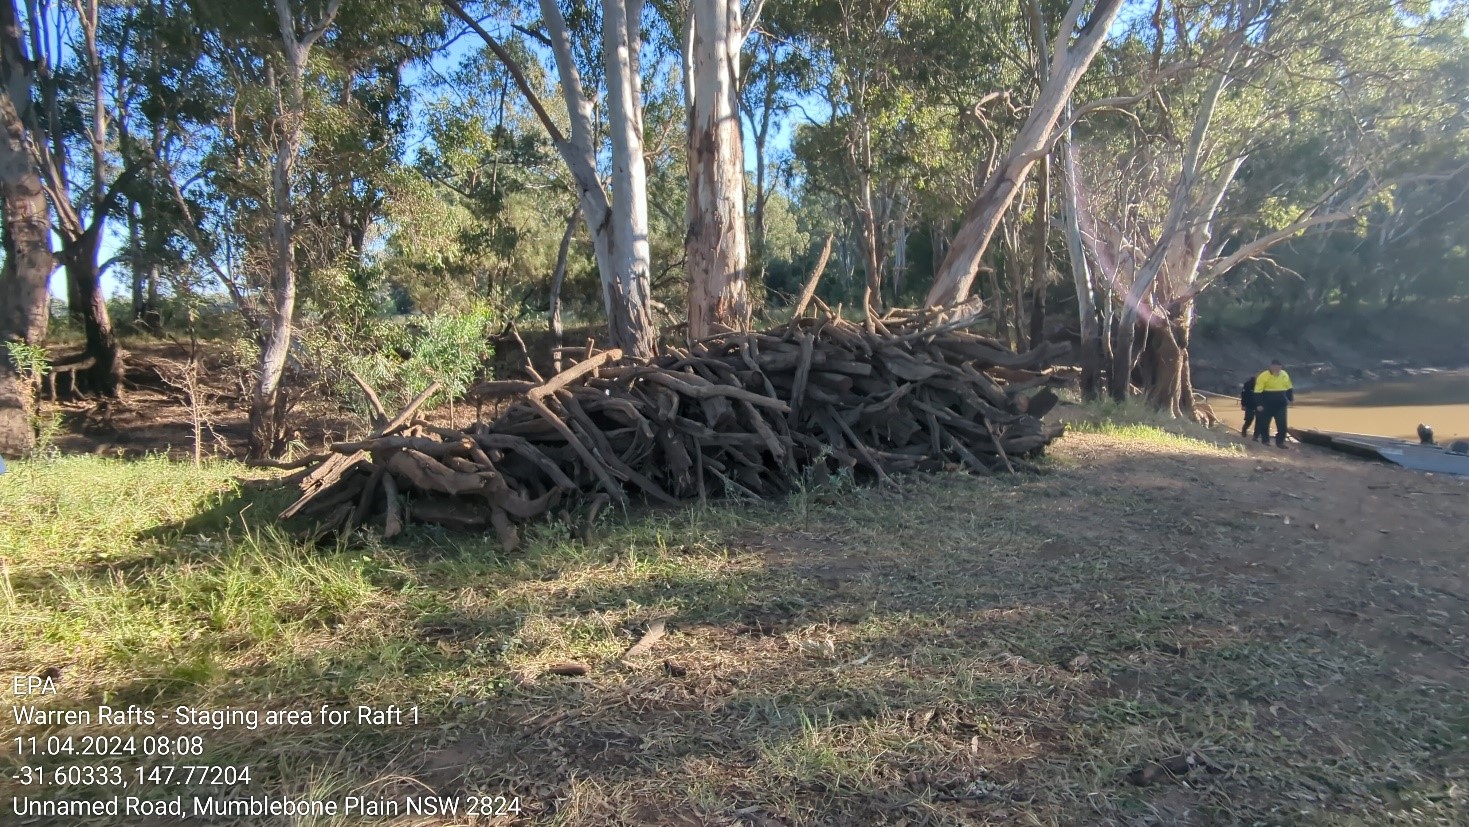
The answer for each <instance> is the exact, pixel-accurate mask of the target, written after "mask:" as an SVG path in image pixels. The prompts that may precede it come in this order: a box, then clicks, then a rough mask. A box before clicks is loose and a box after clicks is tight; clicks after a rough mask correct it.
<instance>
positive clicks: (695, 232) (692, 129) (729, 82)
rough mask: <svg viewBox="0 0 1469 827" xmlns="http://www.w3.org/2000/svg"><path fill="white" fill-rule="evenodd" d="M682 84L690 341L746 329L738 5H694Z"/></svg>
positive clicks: (701, 0)
mask: <svg viewBox="0 0 1469 827" xmlns="http://www.w3.org/2000/svg"><path fill="white" fill-rule="evenodd" d="M689 13H690V16H691V17H692V27H691V29H692V31H691V32H690V37H689V38H688V39H689V43H688V49H689V52H690V56H689V59H688V60H687V61H686V65H689V66H690V67H691V69H692V72H691V75H690V77H688V78H686V79H685V83H686V84H688V90H689V93H690V94H689V95H688V98H690V99H691V100H689V109H688V164H689V195H688V219H689V221H688V232H687V233H686V234H685V236H684V252H685V255H686V257H687V261H688V265H687V266H688V275H689V298H688V314H689V315H688V321H689V327H688V333H689V338H690V339H691V340H698V339H703V338H705V337H707V336H710V335H712V334H714V333H719V332H722V331H725V330H744V329H747V328H748V327H749V325H750V305H749V291H748V289H747V286H746V281H745V268H746V264H747V257H748V255H749V250H748V246H747V240H746V226H745V160H744V147H743V144H742V138H741V135H740V92H739V67H740V46H741V44H742V43H743V42H744V35H745V32H744V25H743V24H742V23H741V20H740V2H739V0H694V2H693V8H692V9H691V10H690V12H689Z"/></svg>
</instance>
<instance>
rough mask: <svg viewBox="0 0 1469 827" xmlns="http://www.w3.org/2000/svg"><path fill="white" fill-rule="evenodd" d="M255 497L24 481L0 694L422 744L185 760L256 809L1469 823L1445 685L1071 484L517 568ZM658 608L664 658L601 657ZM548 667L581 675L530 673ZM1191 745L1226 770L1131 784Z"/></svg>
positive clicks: (939, 482) (188, 470)
mask: <svg viewBox="0 0 1469 827" xmlns="http://www.w3.org/2000/svg"><path fill="white" fill-rule="evenodd" d="M1078 430H1079V431H1081V432H1082V436H1079V437H1074V439H1078V440H1085V439H1087V438H1088V437H1095V438H1098V439H1099V444H1100V445H1102V446H1104V447H1107V448H1108V449H1116V448H1117V446H1118V445H1121V446H1124V448H1125V447H1127V446H1131V447H1132V448H1134V449H1135V451H1134V452H1128V455H1129V456H1138V457H1142V458H1143V459H1144V460H1146V459H1147V458H1148V457H1149V456H1151V455H1152V454H1150V451H1151V450H1152V449H1158V448H1162V449H1166V450H1164V451H1159V452H1157V453H1158V454H1160V455H1167V456H1170V457H1171V456H1173V455H1174V454H1181V455H1186V456H1188V457H1189V458H1190V461H1192V462H1197V463H1208V462H1220V463H1228V462H1230V461H1232V459H1233V458H1234V457H1233V454H1232V453H1231V452H1229V451H1226V450H1221V449H1219V448H1217V447H1215V446H1214V445H1213V444H1212V443H1208V442H1204V441H1202V440H1199V439H1196V438H1194V437H1192V436H1187V435H1180V434H1178V433H1174V432H1172V431H1168V430H1163V429H1160V428H1158V427H1157V426H1155V425H1137V424H1128V423H1124V422H1117V421H1108V420H1106V419H1098V420H1096V421H1091V422H1083V423H1082V424H1081V425H1080V427H1079V428H1078ZM1062 450H1063V452H1064V450H1065V448H1064V443H1063V448H1062ZM1063 459H1064V457H1063ZM1160 467H1161V466H1160ZM252 475H253V472H247V471H246V469H244V468H243V467H241V466H237V465H232V464H227V463H219V464H207V465H205V466H203V467H202V468H198V469H196V468H194V467H192V466H190V465H185V464H177V463H171V462H168V461H166V460H162V459H146V460H141V461H135V462H124V461H119V460H106V459H97V458H85V457H79V458H67V459H62V460H56V461H50V462H24V463H19V464H18V465H16V466H13V470H12V473H10V474H7V475H5V476H3V477H0V515H4V516H3V518H0V557H3V559H4V577H3V578H0V674H11V673H13V674H35V673H36V672H38V671H40V670H42V669H44V668H46V667H48V666H57V667H60V668H61V669H62V670H63V687H64V690H65V691H64V695H63V697H62V698H60V699H57V700H55V701H52V702H55V703H61V704H65V705H68V706H86V705H88V704H94V703H98V702H102V699H103V698H106V699H107V702H110V703H119V702H121V703H126V702H130V701H135V702H138V703H142V704H145V705H152V706H154V707H163V706H166V705H172V704H180V703H187V704H192V705H197V706H216V707H217V706H225V705H233V706H237V707H245V708H258V709H272V708H298V709H313V708H316V707H318V706H320V705H322V704H328V705H335V706H347V705H354V704H369V705H379V706H380V705H386V704H389V703H395V704H416V705H419V706H420V707H421V709H422V710H423V713H422V714H423V715H424V724H423V725H422V726H419V727H410V728H404V729H397V730H385V729H380V728H372V727H357V726H348V727H335V728H333V727H320V726H316V727H308V728H302V729H295V730H287V729H280V730H275V731H264V730H262V731H257V732H239V731H229V732H221V733H212V734H210V735H209V755H208V756H207V757H208V759H209V760H210V761H213V762H219V763H227V762H236V763H238V762H251V763H253V764H254V765H256V767H257V768H258V773H257V774H258V778H259V779H260V780H259V781H257V782H256V784H255V785H254V789H252V792H253V793H256V794H259V793H262V792H266V791H269V792H274V793H297V794H304V793H306V792H308V791H310V790H317V791H319V792H320V794H324V795H341V794H344V791H359V790H366V791H372V792H375V793H380V794H383V795H404V794H409V793H412V792H420V791H422V790H423V789H424V787H425V786H428V787H432V788H434V789H437V790H439V791H453V792H457V793H464V794H469V793H484V794H499V795H520V796H522V799H523V801H524V804H525V808H526V813H527V816H526V818H525V819H524V823H546V824H565V825H581V824H605V823H650V822H658V823H662V822H661V821H660V819H663V820H666V819H675V818H678V817H680V814H682V815H687V816H688V817H689V818H692V819H695V820H704V821H716V822H719V823H730V822H732V821H734V820H736V819H737V818H739V817H744V816H749V817H753V816H755V815H757V814H761V813H763V814H765V815H768V816H770V817H772V818H778V819H780V820H781V821H782V822H784V823H791V824H831V823H854V824H856V823H860V824H883V823H891V824H897V823H900V822H901V821H902V820H906V821H907V822H908V823H933V824H987V823H1007V824H1008V823H1034V824H1076V823H1087V824H1128V825H1130V824H1137V823H1183V822H1182V821H1180V820H1179V819H1182V818H1184V816H1183V815H1182V812H1183V809H1181V808H1185V809H1188V811H1189V812H1191V813H1192V814H1193V815H1192V816H1190V818H1194V819H1197V820H1196V821H1194V822H1189V823H1208V824H1234V823H1241V824H1249V823H1264V824H1283V823H1302V824H1322V825H1327V824H1332V825H1335V824H1342V825H1345V824H1384V825H1385V824H1392V823H1408V822H1413V823H1446V824H1447V823H1453V820H1454V819H1456V818H1460V817H1462V815H1463V812H1464V809H1463V808H1464V806H1465V804H1466V802H1465V797H1464V793H1463V784H1464V780H1463V776H1462V761H1460V760H1459V759H1461V758H1463V757H1464V756H1466V755H1469V725H1466V722H1469V707H1466V706H1465V705H1464V704H1463V701H1462V695H1461V694H1455V693H1454V692H1452V691H1449V689H1450V688H1448V687H1439V688H1434V687H1432V686H1425V685H1412V684H1405V683H1402V682H1400V681H1397V680H1391V679H1387V680H1385V679H1384V675H1385V674H1387V673H1386V670H1385V666H1384V662H1383V661H1382V659H1381V657H1380V655H1379V654H1378V653H1375V652H1373V651H1371V650H1370V649H1367V648H1365V647H1364V646H1362V645H1360V644H1356V643H1353V642H1351V641H1349V640H1343V639H1326V638H1322V637H1319V636H1316V635H1314V634H1312V633H1310V632H1307V631H1303V630H1299V629H1289V628H1282V627H1281V626H1280V625H1278V624H1275V623H1272V622H1268V621H1266V620H1261V619H1250V618H1248V617H1246V616H1244V615H1242V614H1241V612H1240V611H1239V609H1238V607H1239V606H1242V605H1258V604H1260V603H1262V602H1264V601H1266V600H1267V599H1268V598H1269V593H1268V592H1265V591H1263V589H1264V588H1265V587H1264V586H1261V585H1257V584H1252V583H1250V582H1247V581H1242V580H1241V581H1237V580H1235V579H1229V580H1227V581H1226V580H1223V579H1219V578H1214V577H1199V576H1198V573H1197V572H1195V571H1193V570H1192V569H1190V568H1189V567H1187V566H1185V565H1182V564H1180V563H1179V562H1177V561H1176V560H1175V559H1173V558H1171V557H1170V556H1169V553H1170V552H1171V551H1172V550H1173V549H1174V548H1175V547H1177V546H1178V545H1179V544H1180V543H1184V544H1188V543H1195V544H1205V545H1207V544H1211V543H1213V542H1215V539H1214V538H1215V536H1216V533H1210V532H1209V531H1208V530H1207V528H1208V527H1207V526H1202V527H1197V528H1194V529H1190V531H1191V532H1192V533H1189V532H1185V531H1183V529H1182V528H1180V527H1178V526H1174V527H1173V528H1169V524H1168V523H1165V522H1160V519H1161V518H1160V517H1159V516H1158V515H1159V514H1160V513H1162V512H1160V511H1157V510H1156V509H1159V508H1162V509H1166V508H1167V506H1166V505H1156V504H1155V503H1154V502H1153V498H1154V497H1155V496H1157V495H1156V493H1155V492H1150V491H1140V490H1133V489H1130V488H1127V487H1125V486H1119V485H1118V484H1116V483H1115V482H1113V481H1112V479H1111V478H1110V477H1109V476H1108V475H1106V474H1104V473H1098V472H1096V471H1094V470H1089V469H1088V467H1087V466H1085V465H1084V464H1082V463H1079V462H1069V463H1066V462H1063V463H1061V464H1059V465H1058V466H1057V467H1055V468H1053V469H1052V470H1051V471H1050V472H1048V473H1046V474H1045V475H1042V476H1039V477H1033V478H1023V479H1019V480H1015V479H1011V478H1007V477H995V478H987V479H973V478H969V477H966V476H958V475H943V476H934V477H926V478H909V479H904V480H901V481H899V482H898V483H896V484H894V485H890V486H885V487H875V488H854V487H852V486H850V485H848V484H841V483H840V482H839V483H837V484H831V485H812V486H808V487H806V488H804V489H803V490H802V491H801V492H799V493H798V494H797V495H794V496H793V497H791V498H790V499H789V500H788V501H785V502H777V503H765V504H755V505H730V506H711V507H702V508H701V507H694V506H690V507H685V508H676V509H667V510H658V511H652V512H647V513H643V514H614V515H611V516H610V517H608V518H606V519H605V520H604V522H603V523H602V524H601V525H599V526H598V528H597V532H596V537H595V539H594V541H593V542H592V543H591V544H590V545H586V546H583V545H581V544H580V543H578V542H571V541H568V540H567V539H566V535H565V532H564V531H563V530H561V529H559V528H557V527H555V526H538V527H532V528H530V529H528V530H527V531H526V532H525V533H526V536H527V538H528V541H529V542H528V548H527V549H526V550H525V551H524V552H522V553H520V554H518V555H515V556H512V557H506V556H505V555H503V554H501V553H500V552H499V551H498V549H497V547H496V546H495V544H494V541H493V539H492V538H488V537H479V536H473V535H455V534H449V533H444V532H441V531H438V530H430V529H423V528H414V529H411V530H410V531H409V532H408V533H407V534H406V536H405V537H404V538H402V540H401V542H395V543H393V544H384V543H382V542H380V541H378V540H376V539H374V538H372V537H371V536H368V535H359V536H357V537H354V538H352V539H351V540H350V541H349V542H343V543H340V544H337V545H332V546H327V547H318V546H316V545H312V544H310V543H306V542H303V541H301V540H298V539H296V538H295V537H294V536H293V535H292V534H291V533H289V532H288V531H287V530H286V528H289V527H286V528H283V527H279V526H276V525H275V523H274V521H273V516H274V515H275V514H276V513H278V512H279V510H280V508H281V507H282V506H283V505H284V504H285V502H286V501H287V500H288V496H285V495H283V494H282V493H281V492H273V491H261V490H256V487H255V486H252V485H245V484H242V483H241V482H239V478H241V477H250V476H252ZM1139 525H1147V526H1149V527H1150V528H1148V529H1147V530H1144V531H1140V530H1139V528H1138V526H1139ZM1174 528H1176V529H1178V530H1177V531H1174V530H1173V529H1174ZM1170 532H1171V533H1170ZM1201 547H1203V546H1201ZM658 616H669V617H671V618H672V621H671V626H670V628H671V633H670V634H669V636H668V637H667V638H666V639H665V640H664V641H662V642H660V644H659V645H658V647H657V649H656V650H655V652H654V654H653V655H651V656H649V657H647V658H645V659H644V660H642V661H639V662H637V663H623V662H622V661H621V657H622V653H623V652H624V651H626V649H627V648H628V646H629V645H630V644H631V643H632V642H633V641H634V640H636V639H637V636H638V635H639V633H640V631H641V629H642V627H643V624H644V623H645V622H646V621H647V620H648V619H649V618H651V617H658ZM561 661H579V662H582V663H584V664H586V665H587V666H588V667H589V668H590V674H589V676H587V677H585V678H571V679H568V678H562V677H556V676H554V675H550V674H548V672H547V667H548V666H549V665H551V664H553V663H556V662H561ZM665 662H666V665H665ZM15 729H16V727H13V726H9V727H0V740H5V741H6V742H7V743H8V739H9V738H10V737H12V730H15ZM76 734H84V733H82V732H77V733H76ZM139 734H143V732H142V731H141V730H140V731H139ZM1190 752H1193V753H1197V754H1201V755H1205V756H1208V757H1209V759H1210V760H1211V761H1214V762H1217V764H1218V766H1219V767H1220V768H1222V772H1220V773H1205V772H1203V771H1202V770H1200V771H1197V772H1195V773H1192V774H1190V776H1189V777H1188V778H1187V779H1183V780H1167V781H1164V782H1163V783H1160V784H1156V785H1152V786H1136V785H1133V784H1130V783H1128V781H1127V780H1126V778H1127V776H1128V774H1129V773H1130V772H1132V771H1134V770H1136V769H1138V768H1139V767H1145V766H1147V765H1148V764H1149V763H1150V762H1153V761H1158V760H1162V759H1165V758H1168V757H1170V756H1173V755H1179V754H1185V753H1190ZM10 760H11V759H10V757H9V756H7V757H6V758H5V759H3V760H0V769H8V766H4V762H6V761H10ZM1456 766H1457V767H1459V768H1460V769H1459V770H1455V769H1454V767H1456ZM1456 772H1457V773H1458V774H1457V775H1456V774H1455V773H1456ZM82 794H89V795H95V794H100V793H99V792H98V791H96V790H91V791H84V792H83V793H82ZM160 794H161V793H160ZM170 794H172V793H170ZM738 813H743V814H744V816H737V815H736V814H738ZM1149 818H1153V819H1159V820H1157V821H1147V819H1149ZM312 823H317V824H322V825H327V824H346V823H354V822H350V821H344V820H340V819H339V820H323V821H318V822H312Z"/></svg>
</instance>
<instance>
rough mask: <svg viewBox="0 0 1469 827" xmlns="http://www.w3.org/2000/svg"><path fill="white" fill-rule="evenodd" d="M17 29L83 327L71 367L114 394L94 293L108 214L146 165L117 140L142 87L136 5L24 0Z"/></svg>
mask: <svg viewBox="0 0 1469 827" xmlns="http://www.w3.org/2000/svg"><path fill="white" fill-rule="evenodd" d="M26 6H27V14H26V15H25V16H24V18H23V25H24V28H25V37H26V38H27V40H28V41H29V42H30V44H31V48H32V51H33V52H34V55H33V58H34V59H35V62H36V70H35V95H36V97H37V100H38V103H39V106H38V107H37V109H36V110H35V111H34V118H33V124H32V131H33V133H34V138H35V140H34V141H32V143H31V148H32V151H33V152H34V154H35V156H36V164H37V166H38V168H39V169H40V171H41V176H42V181H43V182H44V184H45V186H46V190H47V195H48V197H49V200H50V203H51V207H52V210H53V211H54V213H55V217H56V224H55V231H56V234H57V236H58V237H59V238H60V240H61V249H60V252H59V258H60V260H61V264H62V266H63V267H64V268H65V271H66V279H67V298H68V304H69V307H70V311H71V315H72V317H73V318H75V319H77V320H78V321H80V322H81V324H82V327H83V330H84V331H85V334H86V348H85V351H84V354H83V355H84V357H86V358H88V359H90V360H91V367H89V368H86V369H85V370H82V371H79V372H78V378H79V379H80V380H81V383H82V385H83V387H85V388H86V389H87V390H89V391H92V392H98V393H102V394H105V395H108V396H115V395H116V394H117V392H118V387H119V384H120V382H121V379H122V373H123V365H122V360H121V357H120V353H119V349H118V345H117V337H116V334H115V332H114V330H113V324H112V320H111V318H110V317H109V315H108V311H107V300H106V296H105V295H104V294H103V292H102V285H101V274H102V270H103V266H104V265H103V263H102V262H101V261H100V260H99V254H100V252H101V249H102V242H103V237H104V234H105V232H106V228H107V222H108V219H109V218H111V217H113V216H114V215H117V214H119V213H120V212H121V208H120V205H121V203H122V199H123V195H124V193H125V191H126V190H127V188H128V187H129V186H130V184H131V182H132V180H133V179H134V178H135V177H137V176H138V174H139V173H140V172H142V171H143V169H144V168H145V167H146V164H147V160H146V158H145V157H143V156H142V155H141V154H140V153H137V152H129V151H128V149H129V148H127V147H123V146H121V144H122V143H123V142H125V141H126V140H127V138H128V136H129V134H130V133H129V130H128V121H129V120H130V119H131V118H133V117H134V116H135V113H136V111H137V106H138V103H139V101H140V99H141V98H140V94H141V88H140V87H139V86H138V85H137V84H135V83H134V82H133V80H134V73H133V72H131V71H130V70H129V68H128V67H129V66H131V65H132V64H133V63H135V62H137V61H140V60H143V59H144V58H143V51H144V50H145V49H146V48H147V44H144V43H140V42H139V41H138V39H137V38H136V37H135V36H133V32H134V30H135V27H134V22H135V21H136V19H137V17H138V15H139V10H140V8H141V4H132V3H109V2H103V0H74V2H70V3H27V4H26Z"/></svg>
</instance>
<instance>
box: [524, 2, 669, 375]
mask: <svg viewBox="0 0 1469 827" xmlns="http://www.w3.org/2000/svg"><path fill="white" fill-rule="evenodd" d="M542 5H544V3H543V4H542ZM641 18H642V2H641V0H602V58H603V62H604V68H605V70H606V74H607V128H608V130H609V131H610V132H611V133H612V197H613V205H612V206H613V210H612V232H611V237H610V239H608V241H609V242H610V243H609V249H608V254H609V258H610V261H611V264H612V275H613V282H614V283H613V284H612V285H611V288H612V292H611V296H610V298H611V307H610V308H609V310H610V318H609V321H610V322H611V328H612V331H611V332H612V346H613V347H620V348H622V349H623V351H624V352H626V353H627V354H628V355H629V356H636V357H649V356H652V355H653V354H654V352H655V351H656V350H657V345H658V331H657V327H656V326H655V325H654V323H653V310H652V306H651V304H650V300H651V299H652V296H651V295H650V290H649V285H650V283H651V278H650V273H649V271H650V270H651V267H652V265H651V262H650V251H649V247H648V170H647V165H646V163H645V160H644V158H643V102H642V80H641V78H640V76H639V74H638V72H639V66H638V49H639V46H640V44H641V42H642V40H641V34H640V32H639V25H640V21H641Z"/></svg>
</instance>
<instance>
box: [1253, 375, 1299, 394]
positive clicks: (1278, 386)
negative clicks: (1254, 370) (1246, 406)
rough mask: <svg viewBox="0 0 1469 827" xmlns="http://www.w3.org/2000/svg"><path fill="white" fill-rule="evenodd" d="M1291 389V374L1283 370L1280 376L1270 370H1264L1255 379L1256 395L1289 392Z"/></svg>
mask: <svg viewBox="0 0 1469 827" xmlns="http://www.w3.org/2000/svg"><path fill="white" fill-rule="evenodd" d="M1290 389H1291V383H1290V374H1289V373H1286V372H1285V371H1283V370H1282V371H1281V372H1280V373H1279V374H1278V375H1277V374H1273V373H1271V372H1270V371H1268V370H1262V371H1260V375H1259V376H1256V377H1255V393H1264V392H1266V391H1288V390H1290Z"/></svg>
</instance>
